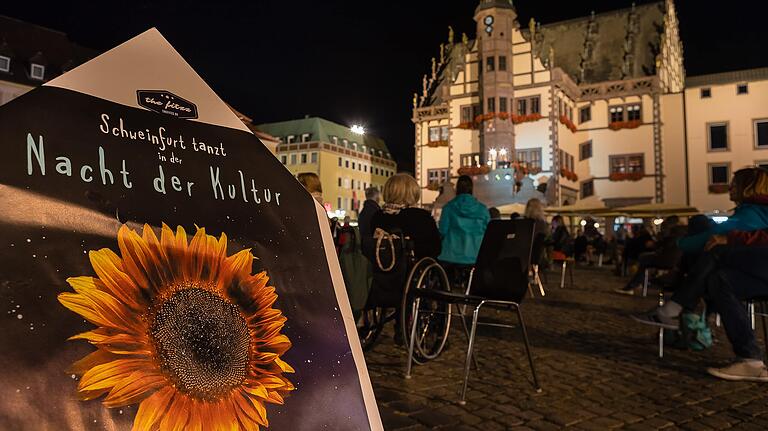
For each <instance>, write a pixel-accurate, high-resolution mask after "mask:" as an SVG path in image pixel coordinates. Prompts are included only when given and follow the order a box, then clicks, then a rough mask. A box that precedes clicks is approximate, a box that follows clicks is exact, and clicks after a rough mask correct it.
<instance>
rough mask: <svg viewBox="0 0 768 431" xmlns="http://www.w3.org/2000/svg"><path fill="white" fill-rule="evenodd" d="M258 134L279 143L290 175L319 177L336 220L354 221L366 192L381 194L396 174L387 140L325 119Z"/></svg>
mask: <svg viewBox="0 0 768 431" xmlns="http://www.w3.org/2000/svg"><path fill="white" fill-rule="evenodd" d="M256 128H257V129H258V130H260V131H262V132H264V133H268V134H270V135H273V136H276V137H277V138H278V139H279V142H280V143H279V144H278V146H277V157H278V158H279V159H280V161H282V163H283V164H284V165H285V166H286V167H287V168H288V169H289V170H290V171H291V173H292V174H294V175H297V174H299V173H301V172H314V173H316V174H317V175H318V176H319V177H320V181H321V183H322V185H323V199H324V201H325V207H326V210H327V211H328V212H329V213H333V214H334V215H335V216H339V217H343V216H344V215H352V216H353V218H354V217H355V216H356V215H357V211H359V210H360V208H361V206H362V202H363V201H365V189H366V188H367V187H370V186H374V187H378V188H379V189H381V188H382V187H383V186H384V183H385V182H386V181H387V178H389V177H390V176H392V175H394V174H395V173H396V172H397V164H396V163H395V161H394V160H393V159H392V156H391V154H390V153H389V149H387V146H386V144H385V143H384V141H383V140H381V139H379V138H377V137H374V136H371V135H368V134H360V133H355V132H353V131H352V130H351V129H350V128H349V127H347V126H342V125H341V124H337V123H334V122H332V121H328V120H325V119H323V118H318V117H307V118H303V119H299V120H291V121H282V122H278V123H268V124H259V125H257V126H256Z"/></svg>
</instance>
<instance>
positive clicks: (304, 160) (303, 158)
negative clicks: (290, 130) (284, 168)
mask: <svg viewBox="0 0 768 431" xmlns="http://www.w3.org/2000/svg"><path fill="white" fill-rule="evenodd" d="M305 163H307V153H301V164H302V165H303V164H305Z"/></svg>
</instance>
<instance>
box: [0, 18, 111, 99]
mask: <svg viewBox="0 0 768 431" xmlns="http://www.w3.org/2000/svg"><path fill="white" fill-rule="evenodd" d="M96 54H97V53H96V51H93V50H90V49H87V48H83V47H82V46H79V45H77V44H75V43H73V42H72V41H70V40H69V38H68V37H67V35H66V34H64V33H62V32H60V31H56V30H51V29H49V28H45V27H40V26H38V25H34V24H30V23H27V22H24V21H20V20H17V19H13V18H9V17H6V16H3V15H0V105H2V104H4V103H8V102H10V101H11V100H13V99H15V98H17V97H19V96H21V95H22V94H24V93H26V92H27V91H29V90H31V89H33V88H35V87H37V86H39V85H42V84H43V83H44V82H46V81H49V80H51V79H53V78H55V77H57V76H59V75H61V74H62V73H64V72H66V71H68V70H70V69H72V68H74V67H76V66H78V65H80V64H82V63H84V62H86V61H88V60H89V59H91V58H92V57H94V56H95V55H96Z"/></svg>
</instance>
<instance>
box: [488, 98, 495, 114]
mask: <svg viewBox="0 0 768 431" xmlns="http://www.w3.org/2000/svg"><path fill="white" fill-rule="evenodd" d="M488 112H496V98H495V97H489V98H488Z"/></svg>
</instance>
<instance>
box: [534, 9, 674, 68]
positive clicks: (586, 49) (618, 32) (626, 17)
mask: <svg viewBox="0 0 768 431" xmlns="http://www.w3.org/2000/svg"><path fill="white" fill-rule="evenodd" d="M664 12H665V10H664V3H663V2H658V3H651V4H645V5H639V6H634V7H631V8H626V9H620V10H615V11H610V12H605V13H600V14H593V15H590V16H586V17H581V18H575V19H570V20H567V21H560V22H554V23H551V24H544V25H541V26H540V27H539V28H537V30H536V35H535V47H536V49H537V51H538V52H539V53H540V54H539V55H540V57H541V58H547V56H548V55H549V54H548V53H549V49H550V47H551V48H553V49H554V54H555V66H556V67H560V68H561V69H563V70H564V71H565V72H566V73H568V74H569V75H570V76H571V78H573V79H574V80H575V81H576V82H578V83H597V82H604V81H617V80H622V79H632V78H642V77H645V76H650V75H654V74H655V72H656V54H657V52H658V51H659V49H660V48H659V44H660V41H661V34H662V32H663V31H664ZM522 32H523V34H524V35H525V37H526V38H528V39H530V32H529V30H527V29H526V30H522ZM630 36H631V37H630ZM630 40H631V43H628V42H629V41H630ZM627 45H629V46H630V49H629V50H628V51H627V50H625V47H626V46H627ZM585 54H586V58H582V57H584V56H585ZM627 54H629V56H627ZM625 58H628V59H631V62H629V63H628V64H629V67H628V68H626V70H625ZM582 68H583V73H582Z"/></svg>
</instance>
